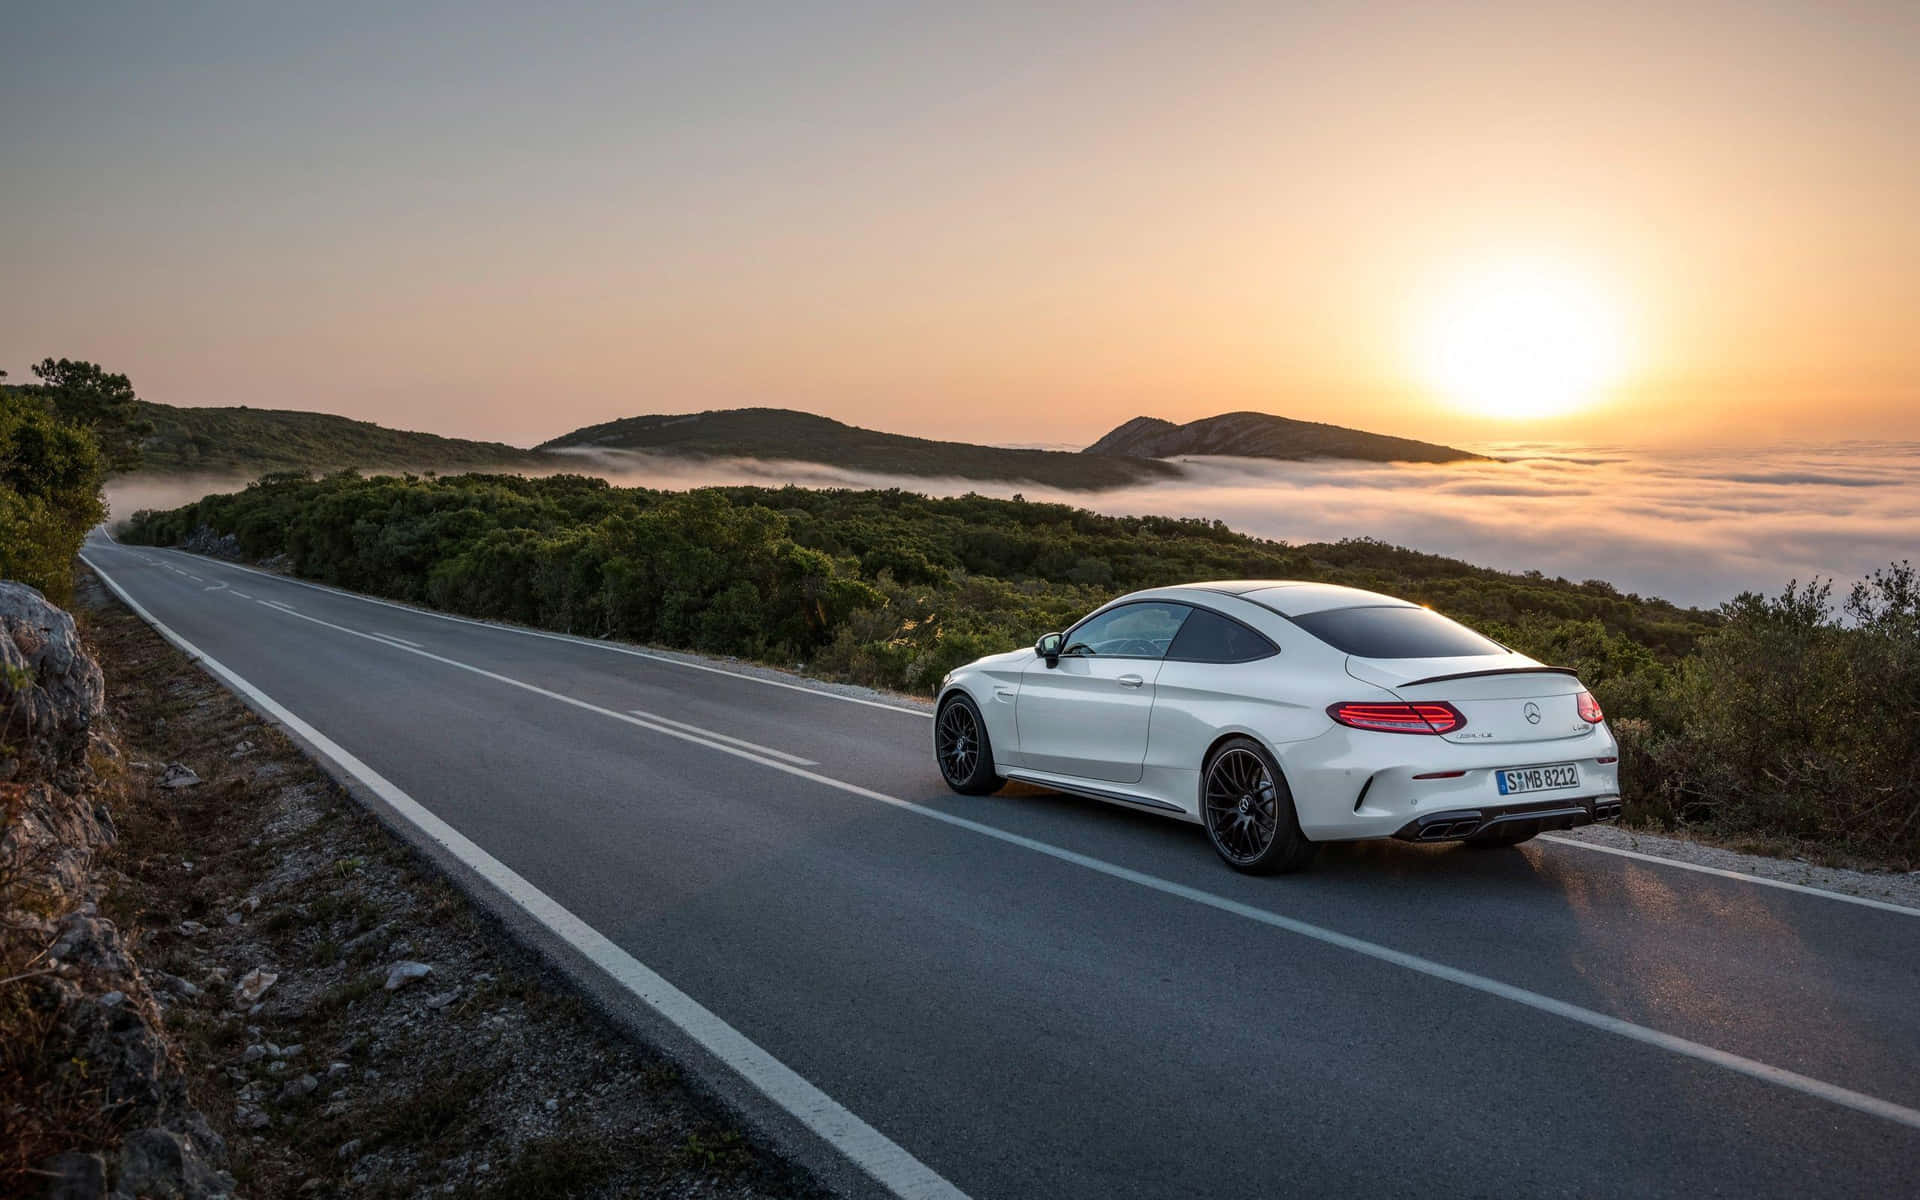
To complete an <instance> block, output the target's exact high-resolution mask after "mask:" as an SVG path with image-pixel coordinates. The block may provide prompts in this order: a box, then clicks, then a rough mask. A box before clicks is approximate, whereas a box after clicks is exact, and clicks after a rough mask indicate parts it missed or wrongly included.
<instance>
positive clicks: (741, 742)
mask: <svg viewBox="0 0 1920 1200" xmlns="http://www.w3.org/2000/svg"><path fill="white" fill-rule="evenodd" d="M628 711H629V712H631V713H632V714H633V715H634V716H636V717H645V718H646V719H647V720H649V721H653V722H655V723H657V724H660V725H671V726H673V727H674V728H676V729H684V730H686V731H687V732H689V733H697V734H699V735H700V736H701V737H707V738H712V739H714V740H715V741H721V742H731V743H732V744H733V745H736V746H745V747H746V748H747V749H749V750H757V751H759V752H760V753H761V754H764V755H766V756H767V757H769V758H777V759H780V760H781V761H782V762H790V763H795V764H797V765H799V766H802V767H817V766H819V765H820V764H819V763H817V762H815V761H813V760H812V759H810V758H801V757H800V756H799V755H798V754H788V753H787V752H786V751H785V750H775V749H773V748H772V747H771V746H762V745H761V744H760V743H758V742H750V741H748V740H747V739H745V738H737V737H733V736H731V735H729V734H725V733H715V732H714V731H713V730H711V729H702V728H701V727H700V726H698V725H689V724H687V723H686V722H685V721H676V720H674V719H673V718H671V717H662V716H659V715H657V714H655V713H650V712H646V711H644V710H642V709H638V708H635V709H629V710H628Z"/></svg>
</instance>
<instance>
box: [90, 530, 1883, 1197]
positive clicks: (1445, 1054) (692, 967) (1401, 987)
mask: <svg viewBox="0 0 1920 1200" xmlns="http://www.w3.org/2000/svg"><path fill="white" fill-rule="evenodd" d="M85 557H86V559H87V561H88V562H89V563H90V564H91V565H92V566H93V567H94V568H95V570H96V571H98V572H99V573H100V574H101V575H102V576H103V577H105V578H106V579H107V580H108V581H109V583H110V584H111V585H112V586H113V587H114V588H115V589H116V590H117V591H118V592H119V593H120V594H121V595H122V597H123V598H124V599H127V600H129V601H130V602H131V603H133V604H134V605H135V606H136V608H137V611H140V612H141V613H142V615H143V616H145V617H146V618H147V619H148V620H149V621H152V622H155V623H156V624H158V625H159V626H161V627H162V629H163V632H166V633H168V634H169V635H170V636H172V637H173V638H174V639H175V640H176V642H177V643H179V644H183V645H184V646H185V647H187V648H188V649H189V650H190V651H191V652H193V653H195V654H197V655H198V656H200V657H202V658H203V659H204V660H206V665H207V666H208V668H209V669H210V670H213V671H214V673H215V674H216V675H218V676H220V677H221V678H223V679H224V680H225V681H226V682H227V683H228V684H229V685H230V686H234V687H236V689H237V690H240V691H241V692H242V694H243V695H245V696H247V697H248V699H249V700H250V701H251V702H252V703H254V704H255V706H256V707H260V708H262V709H263V711H267V712H269V713H271V714H273V715H275V716H276V717H279V718H280V719H281V720H282V721H283V722H285V723H287V724H288V726H289V728H290V729H291V730H292V731H293V732H294V733H295V735H296V736H297V737H299V738H300V739H301V740H303V741H305V742H306V743H307V744H308V746H309V748H311V749H313V750H315V751H316V752H317V753H319V754H320V755H322V757H324V758H326V759H328V760H329V765H330V767H331V768H332V769H333V770H334V771H335V772H336V774H339V775H341V776H342V777H344V778H347V779H349V780H350V781H351V782H352V783H353V785H354V786H355V790H356V792H357V793H359V794H361V795H362V796H363V798H365V799H367V800H368V802H369V803H371V804H374V805H375V806H376V807H377V808H380V809H381V810H382V811H383V812H384V813H385V814H386V815H387V817H388V819H389V820H390V821H392V822H395V823H398V824H401V825H403V826H405V827H406V828H408V829H410V830H412V836H413V837H414V839H415V840H416V844H423V845H425V846H426V847H427V848H428V849H429V850H430V851H431V852H433V853H435V854H436V855H437V856H438V857H439V858H441V860H442V861H443V862H445V863H447V864H448V865H449V869H450V870H452V871H454V872H455V874H456V877H460V878H463V880H464V882H465V883H466V885H467V886H468V887H469V889H470V890H472V891H474V892H475V894H477V895H480V896H482V898H485V899H487V900H488V902H489V904H490V906H491V907H493V908H494V909H495V910H496V911H497V912H500V913H501V914H502V916H503V918H504V919H506V920H507V922H508V923H509V924H510V925H512V926H513V927H514V928H515V929H516V930H517V931H518V932H520V933H521V934H523V935H524V936H526V937H528V938H529V939H530V940H532V941H534V942H536V943H537V944H540V945H541V946H542V947H543V948H544V949H546V950H547V951H548V952H549V953H550V954H551V955H553V956H554V957H555V958H556V960H557V961H560V962H561V964H562V965H563V966H565V967H566V969H568V970H569V971H570V972H571V973H572V974H573V975H574V977H575V978H576V979H578V980H579V981H581V983H582V984H583V986H585V987H587V988H588V990H589V991H591V992H593V993H594V994H596V995H597V996H599V997H600V998H601V999H602V1000H603V1001H605V1002H607V1003H608V1004H609V1005H610V1006H612V1007H614V1008H615V1009H616V1010H620V1009H624V1019H626V1020H627V1021H628V1022H629V1024H631V1025H633V1026H634V1027H636V1028H638V1029H639V1030H640V1031H641V1032H643V1033H644V1034H646V1035H647V1036H650V1037H655V1038H657V1039H659V1040H660V1041H661V1042H662V1043H663V1044H664V1045H665V1046H666V1047H667V1048H668V1049H669V1051H670V1052H673V1053H676V1054H678V1055H680V1056H683V1057H684V1058H685V1059H686V1060H687V1061H688V1062H689V1063H690V1065H691V1066H692V1068H693V1069H694V1070H696V1072H697V1073H699V1074H700V1075H701V1077H702V1078H703V1079H705V1080H707V1081H708V1082H709V1083H710V1084H712V1086H714V1087H715V1088H716V1089H717V1090H719V1091H720V1092H721V1093H722V1094H723V1095H724V1096H726V1097H727V1098H728V1099H729V1100H730V1101H731V1102H733V1103H735V1104H737V1105H739V1106H740V1107H741V1108H742V1109H743V1111H744V1112H745V1114H746V1115H747V1117H748V1118H749V1119H750V1120H753V1121H754V1122H755V1123H756V1124H757V1125H758V1126H759V1127H760V1128H761V1129H763V1130H764V1131H767V1132H768V1133H769V1135H770V1136H772V1137H773V1138H774V1139H775V1141H776V1142H777V1143H779V1144H781V1145H782V1146H784V1147H786V1148H787V1149H788V1150H790V1151H791V1152H793V1153H795V1154H796V1155H798V1156H799V1157H800V1158H801V1159H802V1161H804V1162H807V1163H808V1164H809V1165H811V1166H813V1167H814V1168H815V1169H816V1170H817V1171H818V1172H819V1173H820V1175H821V1177H822V1178H823V1179H824V1180H826V1181H827V1182H829V1183H830V1184H831V1185H832V1186H834V1187H836V1188H837V1189H839V1190H842V1191H845V1192H847V1193H850V1194H869V1195H889V1194H892V1195H902V1196H916V1197H917V1196H936V1195H948V1196H951V1195H954V1194H956V1193H964V1194H968V1195H973V1196H979V1197H1047V1198H1049V1200H1066V1198H1069V1197H1102V1198H1104V1197H1119V1196H1129V1197H1173V1196H1276V1195H1291V1194H1313V1195H1365V1196H1386V1195H1406V1196H1455V1195H1457V1196H1562V1195H1564V1196H1710V1195H1728V1196H1823V1197H1833V1196H1871V1197H1893V1196H1911V1195H1915V1194H1920V911H1913V910H1903V909H1898V908H1895V907H1893V906H1891V905H1875V904H1871V903H1857V902H1849V901H1847V900H1845V899H1843V898H1838V897H1834V896H1830V895H1826V894H1816V893H1812V892H1808V891H1794V890H1789V889H1783V888H1778V887H1769V886H1763V885H1761V884H1758V883H1756V882H1753V881H1750V880H1747V879H1742V878H1727V877H1723V876H1721V875H1715V874H1710V873H1705V872H1701V871H1697V870H1689V869H1685V868H1683V867H1681V866H1678V865H1673V864H1667V863H1661V862H1649V861H1642V860H1639V859H1635V858H1628V857H1623V856H1620V855H1616V854H1610V853H1605V852H1601V851H1597V850H1594V849H1589V848H1585V847H1581V846H1577V845H1570V844H1567V843H1565V842H1559V841H1546V840H1541V841H1537V842H1535V843H1530V844H1528V845H1527V846H1526V847H1523V848H1521V849H1519V850H1515V851H1506V852H1475V851H1469V850H1465V849H1461V848H1457V847H1437V848H1436V847H1417V846H1410V845H1403V844H1399V843H1373V844H1363V845H1353V846H1335V847H1330V848H1328V849H1327V850H1326V851H1325V852H1323V853H1322V855H1321V857H1320V859H1319V861H1318V862H1317V864H1316V865H1315V867H1314V868H1313V870H1312V871H1311V872H1309V873H1307V874H1304V875H1300V876H1294V877H1286V878H1269V879H1260V878H1247V877H1242V876H1237V875H1235V874H1233V873H1231V872H1229V871H1227V870H1226V869H1225V868H1224V867H1222V866H1221V864H1220V863H1219V861H1218V860H1217V859H1216V858H1215V857H1214V854H1213V852H1212V850H1211V849H1210V848H1209V847H1208V845H1207V843H1206V840H1205V837H1204V835H1203V834H1201V833H1200V832H1199V830H1198V829H1196V828H1195V827H1192V826H1188V825H1183V824H1179V823H1175V822H1170V821H1165V820H1160V819H1157V818H1153V817H1150V816H1146V815H1142V814H1136V813H1132V812H1127V811H1122V810H1120V809H1117V808H1114V807H1110V806H1105V805H1101V804H1098V803H1095V802H1090V801H1083V800H1078V799H1073V798H1070V797H1065V796H1060V795H1055V794H1051V793H1046V792H1041V791H1038V790H1034V789H1023V788H1009V789H1008V790H1007V791H1005V792H1003V793H1001V794H998V795H994V796H989V797H981V798H970V797H961V796H956V795H953V794H952V793H950V792H948V790H947V789H946V788H945V787H944V786H943V785H942V783H941V781H940V779H939V776H938V774H937V773H936V771H935V769H934V767H933V764H932V761H931V755H930V750H929V741H930V731H929V721H928V719H927V714H926V712H925V711H923V710H922V709H921V708H919V707H917V706H915V705H912V704H911V703H908V702H898V703H894V702H888V701H884V700H874V699H872V698H870V697H863V696H861V695H855V694H853V693H851V692H848V691H844V690H832V689H825V688H819V687H816V686H814V685H812V684H810V683H807V682H805V681H801V680H789V679H785V678H783V677H778V676H773V675H770V674H768V673H764V672H758V671H753V670H751V669H741V670H734V669H732V668H729V667H726V666H725V665H724V664H713V663H703V662H702V661H700V660H693V659H691V658H688V657H686V656H678V655H670V654H655V653H652V652H648V651H644V650H639V649H637V648H634V647H625V646H620V645H616V644H612V643H606V642H593V641H589V640H584V639H572V638H566V637H561V636H558V635H551V634H542V633H538V632H534V631H528V630H521V629H514V628H509V627H503V626H498V625H490V624H485V623H480V622H472V621H466V620H461V619H457V618H451V617H446V616H442V615H439V614H434V613H429V612H423V611H420V610H417V609H412V608H407V607H403V606H398V605H393V604H389V603H386V602H382V601H377V600H371V599H368V598H364V597H358V596H353V595H350V594H347V593H343V592H338V591H333V590H331V589H325V588H320V587H316V586H313V585H309V584H304V583H301V582H299V581H296V580H290V579H285V578H280V577H276V576H270V575H266V574H263V573H260V572H256V571H252V570H248V569H246V568H241V567H237V566H233V565H230V564H226V563H221V562H217V561H213V560H209V559H205V558H201V557H197V556H194V555H190V554H186V553H182V552H178V551H168V550H155V549H149V548H144V547H134V546H121V545H118V544H114V543H112V542H110V541H108V540H106V539H105V538H103V537H100V536H98V535H96V537H95V538H94V539H93V540H92V541H91V542H89V544H88V546H87V549H86V553H85Z"/></svg>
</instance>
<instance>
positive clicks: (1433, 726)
mask: <svg viewBox="0 0 1920 1200" xmlns="http://www.w3.org/2000/svg"><path fill="white" fill-rule="evenodd" d="M1327 715H1328V716H1330V717H1332V718H1333V719H1334V720H1336V721H1338V722H1340V724H1342V725H1345V726H1348V727H1349V728H1352V729H1371V730H1373V731H1375V732H1376V733H1452V732H1453V731H1454V730H1456V729H1465V728H1466V727H1467V718H1466V717H1465V716H1464V715H1462V713H1461V712H1460V710H1459V709H1457V708H1455V707H1454V706H1453V705H1451V704H1448V703H1447V702H1446V701H1444V700H1428V701H1423V702H1421V703H1418V704H1362V703H1358V702H1349V703H1346V704H1330V705H1328V706H1327Z"/></svg>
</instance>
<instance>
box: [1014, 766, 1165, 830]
mask: <svg viewBox="0 0 1920 1200" xmlns="http://www.w3.org/2000/svg"><path fill="white" fill-rule="evenodd" d="M1001 774H1003V775H1005V776H1006V777H1007V778H1008V779H1017V780H1019V781H1020V782H1021V783H1031V784H1034V785H1035V786H1037V787H1043V788H1052V789H1053V790H1054V791H1056V792H1067V793H1070V794H1072V795H1075V796H1085V797H1086V798H1087V799H1089V800H1105V801H1107V802H1108V803H1110V804H1125V805H1128V806H1129V807H1133V808H1144V809H1146V810H1148V811H1149V812H1156V813H1162V814H1164V815H1166V816H1169V817H1179V818H1181V819H1182V820H1186V821H1192V820H1195V819H1196V818H1195V817H1194V815H1193V814H1192V813H1189V812H1188V811H1187V810H1186V809H1184V808H1181V807H1180V806H1179V805H1177V804H1168V803H1167V802H1166V801H1165V800H1155V799H1153V798H1152V797H1149V796H1136V795H1134V794H1133V793H1131V792H1120V791H1113V790H1110V789H1108V788H1104V787H1100V786H1098V785H1096V784H1091V783H1088V782H1086V781H1085V780H1081V779H1063V778H1061V777H1060V776H1058V775H1047V774H1044V773H1042V772H1039V771H1024V770H1021V769H1020V768H1018V767H1003V768H1002V769H1001Z"/></svg>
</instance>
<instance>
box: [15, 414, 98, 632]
mask: <svg viewBox="0 0 1920 1200" xmlns="http://www.w3.org/2000/svg"><path fill="white" fill-rule="evenodd" d="M100 477H101V470H100V459H99V455H98V452H97V451H96V449H95V447H94V442H93V437H92V436H91V435H90V434H89V433H88V432H87V431H86V430H84V429H81V428H79V427H77V426H74V425H71V424H68V423H66V422H64V421H59V420H56V419H55V418H54V416H53V414H52V413H51V412H49V411H48V410H47V407H46V406H45V405H44V404H41V403H39V402H38V401H36V400H35V399H34V398H32V397H30V396H27V395H25V394H23V392H22V391H21V390H18V389H5V390H0V579H14V580H19V581H20V582H22V583H26V584H30V585H31V586H33V587H37V588H39V589H40V590H41V591H42V592H44V593H45V594H46V596H47V598H48V599H50V600H52V601H53V602H54V603H55V604H63V603H65V602H66V600H67V597H68V594H69V593H70V591H71V590H72V583H73V556H74V555H75V554H77V553H79V550H80V543H81V542H82V541H83V540H85V538H86V536H87V530H89V529H91V528H92V527H93V526H94V524H95V523H96V522H98V521H99V520H100V519H101V518H102V517H104V516H105V515H106V506H105V505H104V504H103V503H102V502H101V498H100Z"/></svg>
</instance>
